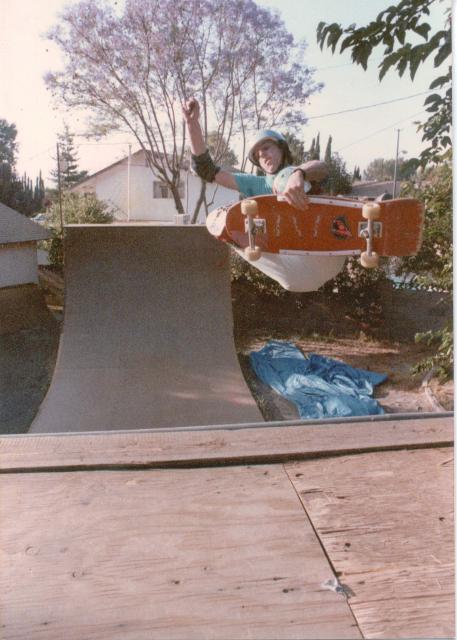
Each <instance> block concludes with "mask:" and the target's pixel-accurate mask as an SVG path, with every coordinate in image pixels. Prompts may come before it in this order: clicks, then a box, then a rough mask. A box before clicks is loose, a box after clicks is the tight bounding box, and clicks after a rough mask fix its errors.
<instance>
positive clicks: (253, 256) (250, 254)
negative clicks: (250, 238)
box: [244, 247, 262, 262]
mask: <svg viewBox="0 0 457 640" xmlns="http://www.w3.org/2000/svg"><path fill="white" fill-rule="evenodd" d="M261 255H262V250H261V249H260V248H259V247H254V249H251V247H246V249H245V250H244V256H245V258H246V260H249V261H250V262H255V261H256V260H258V259H259V258H260V256H261Z"/></svg>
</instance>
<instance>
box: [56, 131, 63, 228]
mask: <svg viewBox="0 0 457 640" xmlns="http://www.w3.org/2000/svg"><path fill="white" fill-rule="evenodd" d="M56 147H57V188H58V191H59V214H60V235H61V237H62V239H63V211H62V183H61V179H60V151H59V143H57V144H56Z"/></svg>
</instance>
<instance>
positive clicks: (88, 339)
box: [30, 225, 262, 433]
mask: <svg viewBox="0 0 457 640" xmlns="http://www.w3.org/2000/svg"><path fill="white" fill-rule="evenodd" d="M259 420H262V416H261V414H260V411H259V409H258V408H257V406H256V404H255V401H254V400H253V398H252V396H251V394H250V392H249V390H248V388H247V386H246V384H245V381H244V378H243V376H242V373H241V370H240V367H239V363H238V359H237V356H236V352H235V347H234V342H233V323H232V309H231V297H230V277H229V252H228V250H227V248H226V247H225V246H224V245H222V244H221V243H218V242H217V241H216V240H214V239H213V238H211V237H210V236H209V234H208V233H207V231H206V229H205V228H204V227H200V226H188V225H186V226H182V227H179V226H161V227H157V226H151V225H135V226H129V225H116V226H111V225H81V226H70V227H68V228H67V241H66V293H65V318H64V329H63V334H62V338H61V343H60V348H59V354H58V358H57V364H56V369H55V372H54V376H53V380H52V383H51V386H50V389H49V392H48V394H47V396H46V398H45V400H44V402H43V404H42V406H41V408H40V410H39V412H38V414H37V416H36V418H35V420H34V422H33V423H32V426H31V429H30V432H31V433H39V432H41V433H54V432H66V431H98V430H115V429H130V428H132V429H138V428H158V427H162V428H163V427H179V426H191V425H209V424H212V425H217V424H224V423H243V422H252V421H259Z"/></svg>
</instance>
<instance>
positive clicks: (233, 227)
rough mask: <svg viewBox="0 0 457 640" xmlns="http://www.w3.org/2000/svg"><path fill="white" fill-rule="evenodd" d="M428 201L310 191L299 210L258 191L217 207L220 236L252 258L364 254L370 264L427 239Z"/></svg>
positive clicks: (211, 227)
mask: <svg viewBox="0 0 457 640" xmlns="http://www.w3.org/2000/svg"><path fill="white" fill-rule="evenodd" d="M423 224H424V207H423V205H422V203H421V202H419V201H418V200H414V199H412V198H400V199H396V200H386V201H383V202H373V201H365V202H364V201H361V200H354V199H350V198H341V197H333V196H310V197H309V207H308V209H306V210H305V211H299V210H297V209H295V208H294V207H292V206H291V205H289V204H288V203H287V202H284V201H281V200H279V199H278V197H277V196H275V195H267V196H256V197H255V198H250V199H247V200H242V201H240V202H236V203H234V204H232V205H229V206H226V207H220V208H219V209H216V210H215V211H212V212H211V213H210V214H209V216H208V218H207V221H206V225H207V228H208V231H209V232H210V233H211V234H212V235H214V236H215V237H216V238H217V239H219V240H221V241H224V242H227V243H229V244H232V245H233V246H234V247H235V248H237V249H238V253H241V251H240V250H242V252H243V255H244V257H245V258H246V260H248V261H249V262H256V261H257V260H259V259H260V258H261V257H262V256H264V255H266V254H281V255H302V256H316V257H317V256H360V262H361V264H362V265H363V266H364V267H366V268H373V267H376V266H378V264H379V257H380V256H410V255H414V254H416V253H417V252H418V251H419V249H420V246H421V243H422V230H423Z"/></svg>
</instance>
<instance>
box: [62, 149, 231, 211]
mask: <svg viewBox="0 0 457 640" xmlns="http://www.w3.org/2000/svg"><path fill="white" fill-rule="evenodd" d="M181 179H182V181H183V183H184V186H185V193H184V198H183V206H184V210H185V211H186V213H190V214H193V211H194V208H195V204H196V202H197V200H198V196H199V194H200V179H199V178H197V177H196V176H194V175H192V174H191V173H189V172H187V171H182V172H181ZM155 180H158V178H155V177H154V175H153V174H152V172H151V170H150V168H149V167H147V166H145V164H144V161H142V157H141V156H140V157H138V156H137V155H134V156H133V157H132V162H131V165H130V216H129V215H128V211H129V207H128V200H129V198H128V164H127V160H124V161H123V162H120V163H118V164H116V165H114V166H112V167H109V168H107V169H106V170H104V171H101V172H99V173H98V174H96V175H94V176H93V177H91V178H88V179H87V180H85V181H84V182H83V183H81V185H78V186H76V187H74V188H73V191H76V192H80V193H88V192H93V193H95V194H96V196H97V198H99V199H100V200H103V201H104V202H106V203H108V204H109V205H111V206H113V207H114V208H115V212H114V214H115V218H116V219H118V220H128V219H130V220H132V221H156V222H173V221H174V219H175V215H176V213H177V211H176V207H175V203H174V200H173V199H172V198H154V197H153V195H154V188H153V183H154V181H155ZM207 199H208V203H209V206H208V209H209V210H210V211H211V210H212V209H215V208H217V207H220V206H223V205H225V204H228V203H231V202H234V201H235V200H237V199H238V193H237V192H236V191H233V190H231V189H226V188H225V187H220V186H217V185H212V184H211V185H208V186H207ZM204 220H205V214H204V208H203V207H202V209H201V212H200V215H199V220H198V222H200V223H204Z"/></svg>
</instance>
